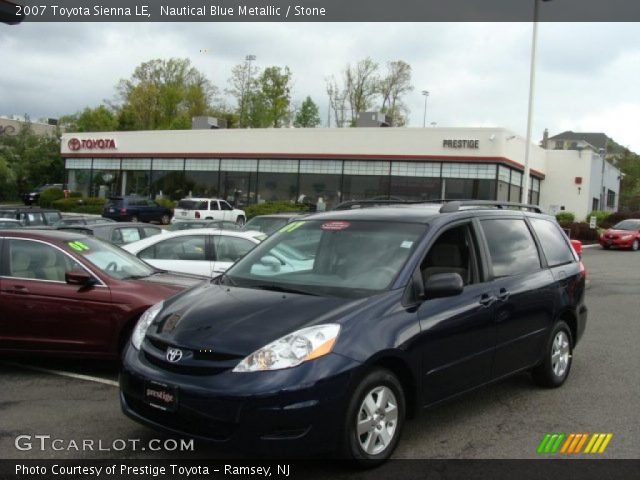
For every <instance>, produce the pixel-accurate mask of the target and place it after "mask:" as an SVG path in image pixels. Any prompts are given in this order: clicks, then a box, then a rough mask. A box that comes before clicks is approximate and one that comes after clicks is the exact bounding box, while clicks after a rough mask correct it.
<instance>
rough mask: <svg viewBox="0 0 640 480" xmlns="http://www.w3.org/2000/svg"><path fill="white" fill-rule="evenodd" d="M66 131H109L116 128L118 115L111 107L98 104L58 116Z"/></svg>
mask: <svg viewBox="0 0 640 480" xmlns="http://www.w3.org/2000/svg"><path fill="white" fill-rule="evenodd" d="M59 124H60V125H64V130H65V131H67V132H111V131H114V130H117V129H118V117H117V115H116V114H115V113H114V112H113V111H112V109H111V108H109V107H107V106H106V105H99V106H98V107H96V108H89V107H87V108H85V109H84V110H82V112H77V113H74V114H73V115H66V116H64V117H61V118H60V121H59Z"/></svg>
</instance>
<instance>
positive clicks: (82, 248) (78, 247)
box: [67, 241, 89, 252]
mask: <svg viewBox="0 0 640 480" xmlns="http://www.w3.org/2000/svg"><path fill="white" fill-rule="evenodd" d="M67 245H69V246H70V247H71V248H73V249H74V250H75V251H77V252H84V251H86V250H89V247H88V246H87V244H85V243H82V242H77V241H76V242H69V243H67Z"/></svg>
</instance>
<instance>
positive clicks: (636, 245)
mask: <svg viewBox="0 0 640 480" xmlns="http://www.w3.org/2000/svg"><path fill="white" fill-rule="evenodd" d="M638 248H640V242H638V239H637V238H636V239H635V240H634V241H633V243H632V244H631V250H633V251H634V252H637V251H638Z"/></svg>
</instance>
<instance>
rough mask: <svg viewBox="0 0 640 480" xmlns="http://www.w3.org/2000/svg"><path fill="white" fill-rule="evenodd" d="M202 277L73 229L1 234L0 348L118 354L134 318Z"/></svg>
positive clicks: (95, 354)
mask: <svg viewBox="0 0 640 480" xmlns="http://www.w3.org/2000/svg"><path fill="white" fill-rule="evenodd" d="M203 280H204V279H203V277H197V276H195V275H180V274H175V273H167V272H163V271H161V270H158V269H155V268H153V267H151V266H150V265H147V264H145V263H144V262H141V261H140V260H138V259H137V258H136V257H134V256H133V255H130V254H129V253H127V252H125V251H123V250H122V249H120V248H118V247H116V246H113V245H111V244H109V243H107V242H104V241H102V240H99V239H97V238H93V237H87V236H85V235H80V234H78V233H74V232H62V231H59V230H46V231H44V230H42V231H40V230H30V231H24V230H20V231H2V232H0V312H1V315H0V318H2V328H0V352H2V353H12V354H15V353H28V354H33V353H40V354H47V355H62V356H82V357H99V358H117V357H118V354H119V351H120V349H121V348H122V346H123V345H124V344H125V343H126V340H127V339H128V338H129V335H130V333H131V329H132V328H133V326H134V325H135V322H136V321H137V320H138V318H139V317H140V315H141V314H142V313H143V312H144V311H146V309H148V308H149V306H150V305H153V304H155V303H157V302H159V301H161V300H163V299H166V298H168V297H170V296H172V295H174V294H175V293H177V292H179V291H180V290H183V289H185V288H187V287H189V286H192V285H195V284H197V283H200V282H202V281H203Z"/></svg>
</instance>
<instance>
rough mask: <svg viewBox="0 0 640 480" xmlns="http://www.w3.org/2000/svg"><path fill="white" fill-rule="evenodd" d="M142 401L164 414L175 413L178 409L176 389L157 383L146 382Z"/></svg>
mask: <svg viewBox="0 0 640 480" xmlns="http://www.w3.org/2000/svg"><path fill="white" fill-rule="evenodd" d="M144 400H145V402H147V403H148V404H149V405H151V406H152V407H154V408H158V409H160V410H164V411H165V412H175V411H176V410H177V408H178V389H177V388H176V387H172V386H171V385H167V384H165V383H158V382H151V381H148V382H146V384H145V386H144Z"/></svg>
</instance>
